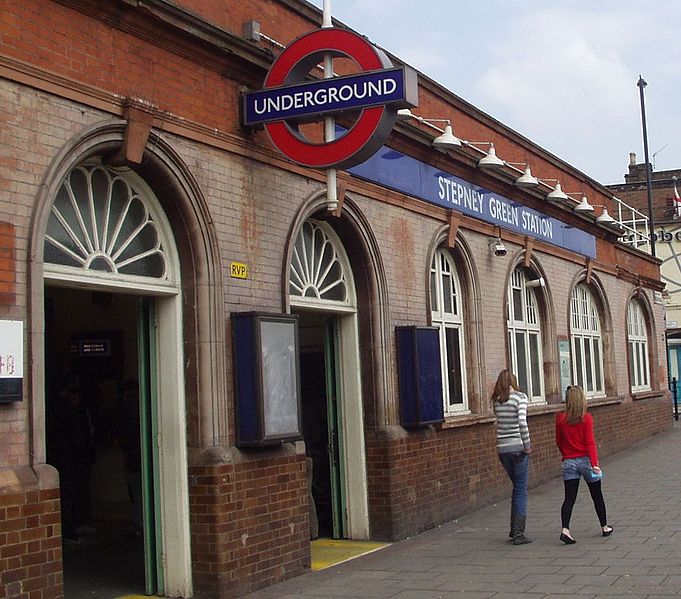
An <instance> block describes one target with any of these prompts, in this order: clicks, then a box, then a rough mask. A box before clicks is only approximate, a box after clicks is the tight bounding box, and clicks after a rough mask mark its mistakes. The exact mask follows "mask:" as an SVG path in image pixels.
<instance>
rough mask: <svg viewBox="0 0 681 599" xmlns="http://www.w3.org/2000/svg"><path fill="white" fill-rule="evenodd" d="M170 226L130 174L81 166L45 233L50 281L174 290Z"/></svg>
mask: <svg viewBox="0 0 681 599" xmlns="http://www.w3.org/2000/svg"><path fill="white" fill-rule="evenodd" d="M169 230H170V225H169V224H168V223H167V219H166V217H165V215H164V214H163V213H162V211H161V210H160V209H159V208H158V205H157V200H156V198H155V196H154V194H153V192H152V191H151V190H150V189H149V188H148V186H147V185H146V183H144V181H143V180H142V179H141V178H140V177H138V176H137V175H136V174H135V173H133V172H132V171H130V170H129V169H113V168H110V167H108V166H104V165H102V164H95V163H93V164H81V165H79V166H77V167H75V168H73V169H72V170H71V171H70V172H69V174H68V175H67V176H66V178H65V179H64V182H63V183H62V185H61V187H60V188H59V191H58V192H57V195H56V197H55V199H54V203H53V204H52V209H51V213H50V217H49V220H48V222H47V231H46V234H45V245H44V260H45V277H46V278H47V279H57V280H70V281H86V282H87V283H89V284H92V283H96V282H97V280H100V281H102V283H103V284H104V283H105V284H107V285H110V286H119V287H126V286H129V285H133V286H135V287H137V286H140V285H142V286H151V287H153V288H157V289H159V290H161V289H163V288H174V287H175V286H176V282H175V281H174V280H173V279H174V276H175V275H174V272H175V268H173V260H172V259H171V258H170V256H169V255H168V251H169V250H168V248H169V247H173V244H172V243H169V240H168V239H167V238H166V231H169Z"/></svg>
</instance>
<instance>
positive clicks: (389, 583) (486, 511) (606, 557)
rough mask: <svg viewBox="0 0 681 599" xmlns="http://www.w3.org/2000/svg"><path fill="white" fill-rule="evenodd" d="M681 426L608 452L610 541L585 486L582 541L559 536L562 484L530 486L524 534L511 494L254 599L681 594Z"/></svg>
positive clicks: (575, 521)
mask: <svg viewBox="0 0 681 599" xmlns="http://www.w3.org/2000/svg"><path fill="white" fill-rule="evenodd" d="M680 448H681V423H678V422H675V423H674V425H673V426H672V427H671V428H670V429H669V430H667V431H665V432H662V433H658V434H657V435H654V436H653V437H651V438H650V439H647V440H646V441H644V442H642V443H639V444H637V445H634V446H632V447H630V448H628V449H626V450H624V451H622V452H620V453H618V454H616V455H613V456H601V460H600V462H601V465H602V466H603V471H604V473H605V475H604V478H603V483H602V484H603V495H604V497H605V503H606V507H607V510H608V522H609V524H611V525H612V526H613V527H614V529H615V530H614V532H613V534H612V535H611V536H609V537H603V536H601V531H600V527H599V525H598V520H597V518H596V514H595V512H594V509H593V504H592V502H591V497H590V496H589V493H588V491H587V488H586V485H585V484H584V483H581V484H580V490H579V495H578V497H577V502H576V504H575V508H574V511H573V514H572V522H571V526H570V531H571V533H572V535H573V536H574V537H575V539H576V540H577V543H576V544H575V545H565V544H563V543H562V542H560V540H559V538H558V537H559V535H560V531H561V527H560V506H561V503H562V501H563V483H562V480H561V479H560V478H559V477H558V474H559V473H558V472H557V473H556V475H557V478H556V479H554V480H552V481H549V482H548V483H545V484H543V485H541V486H538V487H535V488H532V489H530V494H529V495H530V497H529V506H528V524H527V530H526V534H527V535H528V536H529V537H531V538H532V539H533V540H534V542H533V543H531V544H529V545H518V546H514V545H512V544H511V543H510V542H509V541H508V539H507V535H508V515H509V509H510V485H509V493H508V495H509V499H508V500H505V501H500V502H498V503H495V504H491V505H488V506H485V507H483V508H481V509H479V510H477V511H475V512H472V513H470V514H467V515H465V516H463V517H461V518H458V519H457V520H454V521H452V522H450V523H447V524H444V525H442V526H440V527H438V528H436V529H433V530H429V531H426V532H423V533H421V534H418V535H416V536H414V537H411V538H408V539H405V540H403V541H400V542H397V543H393V544H391V545H389V546H387V547H385V548H383V549H380V550H378V551H375V552H373V553H370V554H368V555H364V556H362V557H358V558H355V559H353V560H351V561H348V562H345V563H342V564H340V565H337V566H332V567H329V568H326V569H324V570H320V571H314V572H313V571H311V572H309V573H305V574H303V575H302V576H298V577H296V578H293V579H291V580H288V581H286V582H282V583H279V584H277V585H274V586H271V587H268V588H266V589H263V590H261V591H258V592H255V593H251V594H250V595H248V596H247V598H248V599H274V598H276V599H304V598H313V597H316V598H324V599H333V598H343V597H352V598H362V599H364V598H366V599H369V598H370V599H379V598H399V599H438V598H450V597H452V598H454V597H456V598H462V597H465V598H471V599H478V598H479V599H487V598H494V599H502V598H503V599H514V598H515V597H517V598H522V599H528V598H540V597H560V598H562V599H565V598H566V597H570V596H573V597H579V598H580V599H581V598H590V597H608V598H616V597H628V598H629V597H631V598H637V599H638V598H640V599H643V598H645V599H656V598H669V597H677V596H678V597H681V468H680V464H679V462H680V458H681V452H680V451H679V449H680Z"/></svg>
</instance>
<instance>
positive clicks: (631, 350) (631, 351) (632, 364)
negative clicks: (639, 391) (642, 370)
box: [629, 341, 638, 387]
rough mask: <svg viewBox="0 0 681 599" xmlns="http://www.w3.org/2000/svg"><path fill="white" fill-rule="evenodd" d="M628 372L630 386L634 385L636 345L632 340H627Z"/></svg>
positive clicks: (635, 382)
mask: <svg viewBox="0 0 681 599" xmlns="http://www.w3.org/2000/svg"><path fill="white" fill-rule="evenodd" d="M629 372H630V373H631V375H630V376H631V386H632V387H636V386H637V384H638V383H637V381H636V347H635V345H634V342H633V341H629Z"/></svg>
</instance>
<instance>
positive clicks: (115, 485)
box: [45, 287, 145, 598]
mask: <svg viewBox="0 0 681 599" xmlns="http://www.w3.org/2000/svg"><path fill="white" fill-rule="evenodd" d="M139 302H140V300H139V298H137V297H135V296H132V295H124V294H112V293H102V292H93V291H83V290H75V289H66V288H59V287H46V288H45V364H46V381H45V384H46V403H47V406H46V407H47V420H46V426H47V461H48V463H51V464H52V465H54V466H55V467H56V468H57V470H59V473H60V487H61V497H62V535H63V541H64V551H63V561H64V593H65V596H66V597H76V598H78V597H91V596H93V595H94V594H97V596H111V597H115V596H121V595H130V594H135V593H137V594H142V593H144V592H145V545H144V540H145V535H144V530H143V527H142V525H141V524H142V523H141V522H140V512H139V499H140V498H139V493H140V489H139V487H138V485H136V484H135V480H136V479H137V478H139V470H140V462H139V458H138V456H136V454H139V447H140V444H141V443H142V442H143V439H142V436H141V435H140V428H139V404H138V403H136V401H135V400H136V398H137V397H138V392H137V384H138V378H139V374H138V373H139V360H138V358H139V350H138V319H139V305H140V304H139ZM126 389H127V391H126ZM130 398H133V399H130ZM136 417H137V419H135V418H136ZM136 459H137V465H135V461H136ZM135 470H137V474H136V473H135ZM67 512H68V513H67Z"/></svg>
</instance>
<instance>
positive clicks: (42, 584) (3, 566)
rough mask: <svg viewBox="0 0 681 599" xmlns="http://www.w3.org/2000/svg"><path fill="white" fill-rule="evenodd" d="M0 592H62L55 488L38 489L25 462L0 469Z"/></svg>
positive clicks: (51, 598) (29, 596) (21, 598)
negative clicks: (9, 482)
mask: <svg viewBox="0 0 681 599" xmlns="http://www.w3.org/2000/svg"><path fill="white" fill-rule="evenodd" d="M0 474H2V479H3V481H6V480H10V479H11V480H13V481H14V484H12V485H10V486H7V487H1V488H0V597H2V598H3V599H4V598H10V597H12V598H16V599H56V598H58V597H63V577H62V549H61V524H60V522H61V516H60V511H59V509H60V508H59V490H58V489H39V488H38V485H37V484H36V481H35V476H34V474H33V472H32V471H31V470H30V469H29V468H20V469H16V470H9V471H7V470H6V471H4V472H0Z"/></svg>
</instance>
